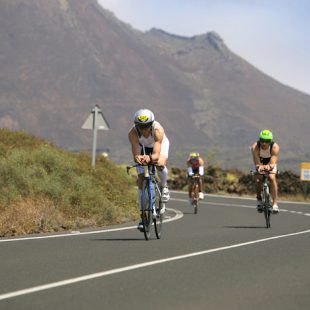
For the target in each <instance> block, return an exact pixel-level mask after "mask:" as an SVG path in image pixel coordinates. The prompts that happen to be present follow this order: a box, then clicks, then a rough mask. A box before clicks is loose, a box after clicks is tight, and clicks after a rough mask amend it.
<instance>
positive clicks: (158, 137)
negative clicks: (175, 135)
mask: <svg viewBox="0 0 310 310" xmlns="http://www.w3.org/2000/svg"><path fill="white" fill-rule="evenodd" d="M163 138H164V129H163V128H162V127H156V128H155V129H154V146H153V153H152V162H153V163H157V162H158V159H159V155H160V150H161V143H162V142H163Z"/></svg>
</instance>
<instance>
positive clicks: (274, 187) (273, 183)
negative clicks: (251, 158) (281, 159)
mask: <svg viewBox="0 0 310 310" xmlns="http://www.w3.org/2000/svg"><path fill="white" fill-rule="evenodd" d="M269 180H270V194H271V197H272V209H273V211H274V212H279V207H278V184H277V179H276V175H275V174H270V175H269Z"/></svg>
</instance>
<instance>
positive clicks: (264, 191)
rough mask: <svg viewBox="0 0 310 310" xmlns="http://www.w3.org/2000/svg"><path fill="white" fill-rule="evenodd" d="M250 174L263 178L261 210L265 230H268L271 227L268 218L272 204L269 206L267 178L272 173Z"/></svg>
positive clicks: (254, 172) (255, 172)
mask: <svg viewBox="0 0 310 310" xmlns="http://www.w3.org/2000/svg"><path fill="white" fill-rule="evenodd" d="M251 173H252V174H253V175H262V177H263V184H262V193H261V197H262V203H263V206H262V209H263V213H264V217H265V221H266V228H270V227H271V226H270V217H271V214H272V204H271V199H270V191H269V185H268V176H269V174H271V173H272V172H269V171H266V172H263V173H259V172H257V171H251Z"/></svg>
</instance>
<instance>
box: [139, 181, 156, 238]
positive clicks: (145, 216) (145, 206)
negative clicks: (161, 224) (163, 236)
mask: <svg viewBox="0 0 310 310" xmlns="http://www.w3.org/2000/svg"><path fill="white" fill-rule="evenodd" d="M149 197H150V192H149V188H148V186H147V183H146V182H145V184H144V186H143V190H142V223H143V233H144V237H145V240H149V239H150V238H151V227H152V223H153V214H152V208H151V205H150V198H149Z"/></svg>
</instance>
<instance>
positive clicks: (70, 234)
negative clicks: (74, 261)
mask: <svg viewBox="0 0 310 310" xmlns="http://www.w3.org/2000/svg"><path fill="white" fill-rule="evenodd" d="M166 209H167V210H169V211H172V212H174V213H175V216H172V217H171V216H167V217H165V219H164V223H167V222H172V221H176V220H179V219H180V218H182V217H183V216H184V214H183V212H181V211H179V210H175V209H170V208H166ZM129 229H137V225H134V226H126V227H119V228H111V229H102V230H95V231H84V232H81V231H71V232H68V233H65V234H57V235H47V236H37V237H22V238H11V239H0V243H1V242H13V241H26V240H40V239H50V238H62V237H73V236H77V235H78V236H81V235H92V234H101V233H106V232H113V231H121V230H129Z"/></svg>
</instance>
